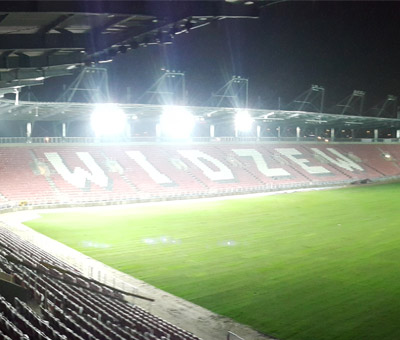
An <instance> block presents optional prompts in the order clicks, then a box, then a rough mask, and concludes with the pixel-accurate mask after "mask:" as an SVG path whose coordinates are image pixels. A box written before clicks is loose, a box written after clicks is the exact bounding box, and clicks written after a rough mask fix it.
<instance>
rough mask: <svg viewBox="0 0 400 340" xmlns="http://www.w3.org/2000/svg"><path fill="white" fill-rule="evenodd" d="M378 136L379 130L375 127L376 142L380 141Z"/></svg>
mask: <svg viewBox="0 0 400 340" xmlns="http://www.w3.org/2000/svg"><path fill="white" fill-rule="evenodd" d="M378 136H379V130H378V129H374V141H375V142H377V141H378Z"/></svg>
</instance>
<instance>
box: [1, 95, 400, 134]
mask: <svg viewBox="0 0 400 340" xmlns="http://www.w3.org/2000/svg"><path fill="white" fill-rule="evenodd" d="M95 105H96V104H91V103H76V102H74V103H72V102H69V103H65V102H29V101H20V102H19V103H18V105H15V101H14V100H8V99H0V120H18V121H27V122H29V121H31V122H32V121H64V122H70V121H77V120H89V119H90V115H91V114H92V112H93V110H94V107H95ZM117 105H118V106H119V107H121V108H122V109H123V110H124V112H125V113H126V114H127V115H128V117H129V118H130V119H144V118H147V119H153V120H158V118H159V116H160V115H161V113H162V108H163V106H162V105H149V104H117ZM187 109H188V110H189V111H190V112H191V113H192V114H193V115H194V116H196V117H198V118H200V119H204V120H205V121H211V122H213V121H214V122H216V121H221V120H231V119H233V117H234V115H235V114H236V112H237V109H235V108H223V107H222V108H218V107H200V106H191V107H187ZM248 112H249V114H250V115H251V116H252V117H253V118H254V119H255V120H256V121H259V122H266V123H271V124H275V125H285V126H301V127H304V126H324V127H330V128H331V127H335V128H396V129H400V120H399V119H390V118H377V117H365V116H349V115H339V114H330V113H317V112H305V111H284V110H258V109H257V110H255V109H249V110H248Z"/></svg>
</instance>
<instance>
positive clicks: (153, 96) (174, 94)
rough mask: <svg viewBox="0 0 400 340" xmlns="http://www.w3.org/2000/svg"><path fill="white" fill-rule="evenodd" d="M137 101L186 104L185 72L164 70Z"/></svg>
mask: <svg viewBox="0 0 400 340" xmlns="http://www.w3.org/2000/svg"><path fill="white" fill-rule="evenodd" d="M137 102H140V103H146V104H160V105H186V83H185V73H184V72H180V71H170V70H165V72H164V74H163V75H162V76H161V77H160V78H158V79H157V81H156V82H155V83H154V84H153V85H151V87H150V88H149V89H148V90H147V91H146V92H145V93H144V94H143V95H142V96H140V97H139V99H138V100H137Z"/></svg>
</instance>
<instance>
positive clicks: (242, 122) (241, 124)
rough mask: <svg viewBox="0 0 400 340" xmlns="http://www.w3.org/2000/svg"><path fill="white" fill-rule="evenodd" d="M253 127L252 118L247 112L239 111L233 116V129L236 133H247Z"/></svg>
mask: <svg viewBox="0 0 400 340" xmlns="http://www.w3.org/2000/svg"><path fill="white" fill-rule="evenodd" d="M252 125H253V118H252V117H251V116H250V114H249V113H248V112H247V110H240V111H238V112H237V113H236V115H235V129H236V131H243V132H248V131H250V129H251V127H252Z"/></svg>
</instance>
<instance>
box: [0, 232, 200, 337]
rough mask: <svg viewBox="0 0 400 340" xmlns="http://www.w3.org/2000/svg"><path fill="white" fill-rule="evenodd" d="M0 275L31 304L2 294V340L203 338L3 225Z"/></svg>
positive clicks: (0, 321) (0, 243)
mask: <svg viewBox="0 0 400 340" xmlns="http://www.w3.org/2000/svg"><path fill="white" fill-rule="evenodd" d="M0 273H3V274H4V273H5V275H9V276H10V277H11V278H12V282H13V284H14V285H15V286H17V287H22V288H23V289H24V290H25V291H26V292H27V295H26V299H25V300H26V301H23V299H21V297H18V296H12V294H8V296H7V298H6V296H5V295H4V291H1V292H0V330H1V332H0V336H1V338H2V339H15V340H16V339H18V340H21V339H33V340H50V339H56V340H61V339H62V340H66V339H68V340H83V339H85V340H97V339H98V340H111V339H127V340H152V339H154V340H156V339H160V340H163V339H170V340H184V339H187V340H196V339H199V338H198V337H196V336H194V335H193V334H191V333H189V332H186V331H184V330H182V329H180V328H178V327H177V326H174V325H172V324H170V323H168V322H166V321H164V320H162V319H160V318H158V317H156V316H154V315H152V314H150V313H148V312H146V311H144V310H143V309H141V308H140V307H138V306H136V305H133V304H130V303H127V302H125V300H124V295H123V294H122V293H121V292H120V291H116V290H113V289H112V288H109V287H106V286H104V285H102V284H100V283H96V282H94V280H90V281H89V280H87V279H85V278H84V276H82V275H81V273H80V272H79V271H77V270H76V269H74V268H72V267H70V266H68V265H66V264H65V263H63V262H61V261H60V260H58V259H57V258H55V257H53V256H51V255H50V254H48V253H46V252H45V251H43V250H41V249H40V248H37V247H36V246H34V245H32V244H30V243H29V242H26V241H23V240H22V239H20V238H19V237H18V236H16V235H15V234H13V233H12V232H10V231H8V230H7V229H5V228H2V227H1V226H0Z"/></svg>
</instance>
